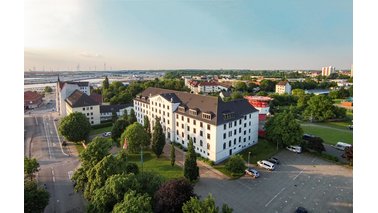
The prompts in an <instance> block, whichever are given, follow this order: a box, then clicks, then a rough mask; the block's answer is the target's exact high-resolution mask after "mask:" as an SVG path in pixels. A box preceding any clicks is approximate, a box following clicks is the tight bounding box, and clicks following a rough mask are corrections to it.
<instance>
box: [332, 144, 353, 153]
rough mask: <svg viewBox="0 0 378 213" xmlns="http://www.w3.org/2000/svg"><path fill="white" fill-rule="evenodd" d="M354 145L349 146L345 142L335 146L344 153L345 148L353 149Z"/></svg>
mask: <svg viewBox="0 0 378 213" xmlns="http://www.w3.org/2000/svg"><path fill="white" fill-rule="evenodd" d="M351 146H352V145H350V144H348V143H344V142H337V143H336V145H335V146H333V147H335V148H336V149H338V150H341V151H344V150H345V148H347V147H351Z"/></svg>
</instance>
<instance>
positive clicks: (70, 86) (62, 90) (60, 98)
mask: <svg viewBox="0 0 378 213" xmlns="http://www.w3.org/2000/svg"><path fill="white" fill-rule="evenodd" d="M75 90H79V91H81V92H83V93H85V94H86V95H88V96H89V95H90V93H91V90H90V87H89V82H68V81H67V82H63V81H60V80H59V77H58V81H57V83H56V93H55V94H56V111H57V112H59V115H61V116H66V115H67V113H66V112H67V110H66V103H65V100H66V98H67V97H69V96H70V95H71V94H72V93H73V92H74V91H75Z"/></svg>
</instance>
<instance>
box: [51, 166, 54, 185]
mask: <svg viewBox="0 0 378 213" xmlns="http://www.w3.org/2000/svg"><path fill="white" fill-rule="evenodd" d="M50 168H51V174H52V179H53V182H54V183H55V176H54V168H52V167H50Z"/></svg>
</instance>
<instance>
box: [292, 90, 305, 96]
mask: <svg viewBox="0 0 378 213" xmlns="http://www.w3.org/2000/svg"><path fill="white" fill-rule="evenodd" d="M291 94H292V95H294V96H302V95H304V94H305V91H304V90H303V89H293V90H292V91H291Z"/></svg>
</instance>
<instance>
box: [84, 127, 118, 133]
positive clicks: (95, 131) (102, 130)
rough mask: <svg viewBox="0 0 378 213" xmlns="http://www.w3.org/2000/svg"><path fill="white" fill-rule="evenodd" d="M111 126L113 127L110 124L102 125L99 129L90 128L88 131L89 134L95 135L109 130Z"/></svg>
mask: <svg viewBox="0 0 378 213" xmlns="http://www.w3.org/2000/svg"><path fill="white" fill-rule="evenodd" d="M112 128H113V127H112V126H108V127H104V128H100V129H91V131H90V132H89V135H97V134H101V133H104V132H111V131H112Z"/></svg>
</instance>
